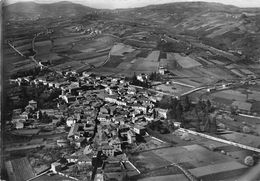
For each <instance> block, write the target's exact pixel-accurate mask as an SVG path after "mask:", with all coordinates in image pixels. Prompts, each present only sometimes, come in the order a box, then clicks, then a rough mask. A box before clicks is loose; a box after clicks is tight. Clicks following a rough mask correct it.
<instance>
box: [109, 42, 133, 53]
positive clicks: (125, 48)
mask: <svg viewBox="0 0 260 181" xmlns="http://www.w3.org/2000/svg"><path fill="white" fill-rule="evenodd" d="M134 50H135V49H133V48H132V47H131V46H129V45H124V44H122V43H118V44H116V45H114V46H113V47H112V49H111V51H110V53H111V55H114V56H124V55H125V54H127V53H130V52H133V51H134Z"/></svg>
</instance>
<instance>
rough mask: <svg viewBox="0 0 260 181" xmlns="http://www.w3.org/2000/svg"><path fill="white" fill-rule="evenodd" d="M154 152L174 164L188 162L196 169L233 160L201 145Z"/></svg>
mask: <svg viewBox="0 0 260 181" xmlns="http://www.w3.org/2000/svg"><path fill="white" fill-rule="evenodd" d="M153 152H154V153H155V154H156V155H158V156H160V157H162V158H163V159H165V160H168V161H170V162H172V163H187V162H188V163H189V165H193V166H194V168H195V167H202V166H206V165H211V164H217V163H223V162H228V161H231V160H232V159H231V158H229V157H228V156H224V155H221V154H219V153H215V152H212V151H209V150H208V149H206V148H204V147H202V146H199V145H188V146H181V147H172V148H162V149H160V150H154V151H153ZM184 165H185V164H184ZM189 167H190V166H189Z"/></svg>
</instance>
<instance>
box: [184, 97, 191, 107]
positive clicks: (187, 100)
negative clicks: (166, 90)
mask: <svg viewBox="0 0 260 181" xmlns="http://www.w3.org/2000/svg"><path fill="white" fill-rule="evenodd" d="M190 107H191V101H190V99H189V97H188V96H185V98H184V110H185V111H189V110H190Z"/></svg>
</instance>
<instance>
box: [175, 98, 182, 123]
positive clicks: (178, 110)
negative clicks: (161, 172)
mask: <svg viewBox="0 0 260 181" xmlns="http://www.w3.org/2000/svg"><path fill="white" fill-rule="evenodd" d="M182 114H183V107H182V105H181V103H180V102H178V104H177V106H176V118H177V120H178V121H179V122H181V121H182Z"/></svg>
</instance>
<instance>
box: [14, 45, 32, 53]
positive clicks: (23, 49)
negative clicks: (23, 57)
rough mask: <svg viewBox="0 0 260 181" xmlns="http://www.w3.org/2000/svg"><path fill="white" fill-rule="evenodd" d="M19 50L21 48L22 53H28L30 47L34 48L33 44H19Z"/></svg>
mask: <svg viewBox="0 0 260 181" xmlns="http://www.w3.org/2000/svg"><path fill="white" fill-rule="evenodd" d="M15 48H16V49H17V50H19V51H20V52H21V53H26V52H27V51H28V49H30V48H32V44H31V43H29V44H25V45H21V46H17V47H15Z"/></svg>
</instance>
